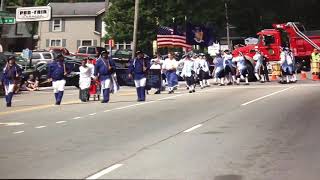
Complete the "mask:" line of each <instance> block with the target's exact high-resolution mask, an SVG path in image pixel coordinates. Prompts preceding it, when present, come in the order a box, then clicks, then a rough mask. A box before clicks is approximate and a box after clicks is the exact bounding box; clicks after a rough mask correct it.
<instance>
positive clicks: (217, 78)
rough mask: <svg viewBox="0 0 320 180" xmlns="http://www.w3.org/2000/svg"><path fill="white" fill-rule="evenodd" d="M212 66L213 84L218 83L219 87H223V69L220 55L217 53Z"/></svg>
mask: <svg viewBox="0 0 320 180" xmlns="http://www.w3.org/2000/svg"><path fill="white" fill-rule="evenodd" d="M213 64H214V67H215V68H214V82H216V83H218V84H219V86H224V68H223V58H222V55H221V53H220V52H219V53H217V55H216V57H215V58H214V60H213Z"/></svg>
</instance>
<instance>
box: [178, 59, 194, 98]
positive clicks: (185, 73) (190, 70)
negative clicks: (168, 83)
mask: <svg viewBox="0 0 320 180" xmlns="http://www.w3.org/2000/svg"><path fill="white" fill-rule="evenodd" d="M195 71H196V68H195V63H194V62H193V60H192V59H191V58H190V56H189V55H187V56H186V57H185V60H184V64H183V68H182V73H181V77H184V79H185V80H186V83H187V86H188V87H189V93H193V92H196V91H195V80H194V74H195Z"/></svg>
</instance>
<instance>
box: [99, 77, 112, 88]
mask: <svg viewBox="0 0 320 180" xmlns="http://www.w3.org/2000/svg"><path fill="white" fill-rule="evenodd" d="M110 83H111V80H110V79H106V80H103V81H101V90H104V89H108V88H110Z"/></svg>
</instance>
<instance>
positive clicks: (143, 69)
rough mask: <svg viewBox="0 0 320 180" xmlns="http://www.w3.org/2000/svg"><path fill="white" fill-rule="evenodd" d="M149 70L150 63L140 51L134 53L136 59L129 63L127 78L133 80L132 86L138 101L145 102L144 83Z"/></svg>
mask: <svg viewBox="0 0 320 180" xmlns="http://www.w3.org/2000/svg"><path fill="white" fill-rule="evenodd" d="M149 68H150V62H148V61H147V60H146V59H145V58H144V54H143V52H142V51H137V52H136V58H134V59H133V60H131V61H130V65H129V69H128V70H129V78H130V79H131V78H133V79H134V84H135V86H136V89H137V95H138V101H145V100H146V83H147V71H148V70H149Z"/></svg>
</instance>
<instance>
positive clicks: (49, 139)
mask: <svg viewBox="0 0 320 180" xmlns="http://www.w3.org/2000/svg"><path fill="white" fill-rule="evenodd" d="M77 98H78V91H77V90H75V89H73V88H69V89H67V90H66V91H65V98H64V101H63V105H61V106H54V105H53V94H52V93H51V90H43V91H40V92H33V93H22V94H20V95H17V96H15V97H14V104H13V107H12V108H6V107H5V106H4V105H5V104H4V99H0V100H1V101H2V102H3V103H1V105H0V147H1V148H0V178H5V179H7V178H24V179H25V178H77V179H78V178H79V179H80V178H81V179H84V178H88V179H195V180H207V179H208V180H318V179H319V178H320V143H319V137H320V130H319V129H320V111H319V107H320V83H318V82H309V81H308V82H303V83H301V82H300V83H297V84H288V85H280V84H276V83H268V84H258V83H253V84H251V85H250V86H226V87H217V86H212V87H210V88H206V89H203V90H200V89H198V90H197V92H196V93H193V94H189V93H188V92H187V91H186V90H185V89H184V88H180V89H179V90H178V91H176V93H175V94H167V93H163V94H161V95H154V94H153V93H152V94H150V95H149V96H147V101H146V102H142V103H141V102H136V96H135V89H133V88H123V89H121V90H120V92H119V93H118V94H115V95H112V96H111V102H110V103H109V104H101V103H99V102H97V101H95V102H93V101H90V102H89V103H81V102H79V100H78V99H77Z"/></svg>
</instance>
